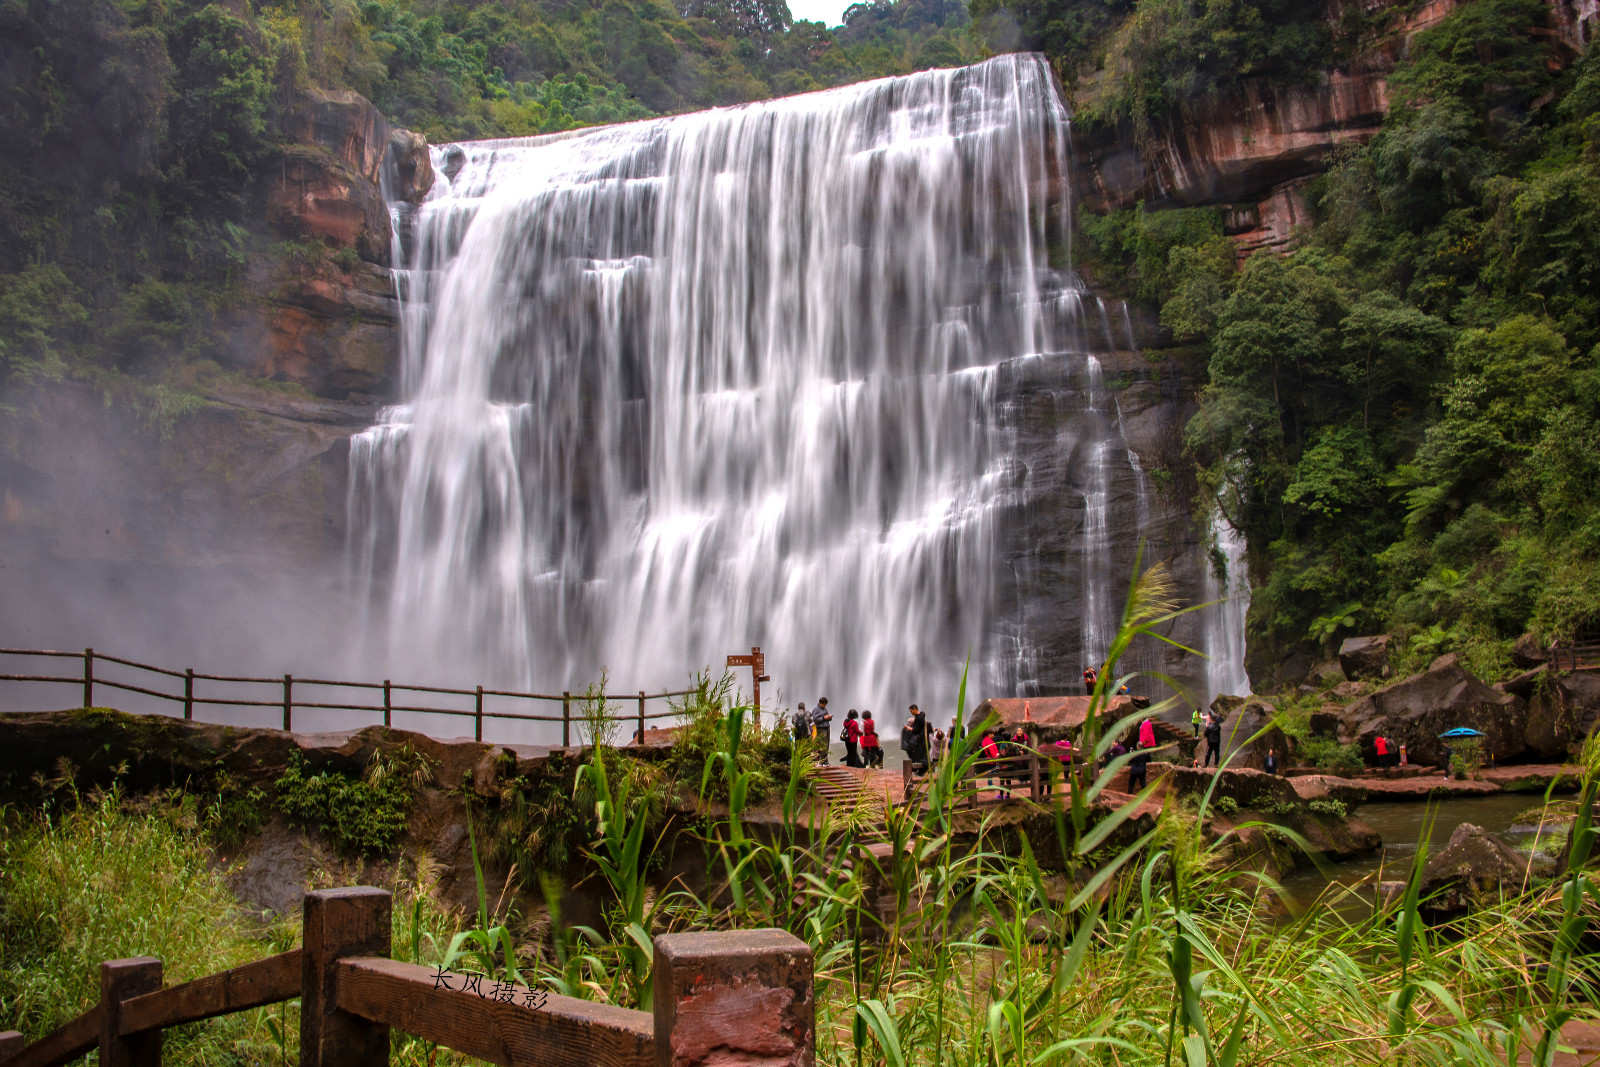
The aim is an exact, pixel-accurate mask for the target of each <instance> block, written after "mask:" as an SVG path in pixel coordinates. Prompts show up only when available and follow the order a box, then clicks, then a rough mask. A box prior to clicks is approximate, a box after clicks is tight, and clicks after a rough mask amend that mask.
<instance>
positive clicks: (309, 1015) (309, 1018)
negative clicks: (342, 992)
mask: <svg viewBox="0 0 1600 1067" xmlns="http://www.w3.org/2000/svg"><path fill="white" fill-rule="evenodd" d="M391 907H392V902H391V900H390V897H389V894H388V893H387V892H385V891H384V890H382V889H374V888H372V887H371V886H364V885H363V886H352V887H349V888H345V889H319V890H316V891H315V892H311V893H307V894H306V898H305V919H304V923H305V925H304V932H303V935H302V938H303V939H302V942H301V944H302V954H301V979H300V1067H388V1063H389V1028H388V1027H387V1026H384V1025H383V1024H381V1023H374V1022H368V1021H367V1020H365V1019H362V1018H360V1017H359V1016H356V1015H351V1014H350V1013H348V1012H343V1011H340V1010H339V1009H338V1006H337V1004H336V1002H335V999H334V964H335V963H336V962H337V961H338V960H339V959H341V958H342V957H345V956H387V955H389V923H390V908H391Z"/></svg>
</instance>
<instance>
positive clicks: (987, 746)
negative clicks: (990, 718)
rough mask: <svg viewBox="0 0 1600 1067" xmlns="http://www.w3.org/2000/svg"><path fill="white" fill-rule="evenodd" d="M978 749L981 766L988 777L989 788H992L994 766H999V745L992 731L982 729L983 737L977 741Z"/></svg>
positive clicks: (995, 771)
mask: <svg viewBox="0 0 1600 1067" xmlns="http://www.w3.org/2000/svg"><path fill="white" fill-rule="evenodd" d="M978 749H979V750H980V751H981V752H982V753H983V768H984V771H985V772H986V773H987V775H988V778H989V788H990V789H993V788H994V776H995V774H996V773H998V772H997V770H996V768H998V767H999V766H1000V746H999V745H998V744H997V743H996V742H995V739H994V731H993V730H985V731H983V737H982V738H981V739H979V741H978Z"/></svg>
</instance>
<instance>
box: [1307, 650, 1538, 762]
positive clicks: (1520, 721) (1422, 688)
mask: <svg viewBox="0 0 1600 1067" xmlns="http://www.w3.org/2000/svg"><path fill="white" fill-rule="evenodd" d="M1527 725H1528V705H1527V702H1526V701H1524V700H1523V699H1522V698H1521V697H1519V696H1517V695H1515V694H1514V693H1500V692H1496V691H1495V690H1494V689H1491V688H1490V687H1489V686H1487V685H1485V684H1484V683H1483V682H1481V681H1479V680H1478V679H1477V678H1475V677H1473V675H1472V674H1471V673H1469V672H1468V671H1467V669H1466V668H1465V667H1463V666H1461V664H1460V662H1459V661H1458V660H1457V659H1456V657H1454V656H1442V657H1440V658H1439V660H1437V661H1435V663H1434V664H1433V666H1431V667H1429V668H1428V669H1427V670H1426V671H1423V672H1422V673H1421V674H1414V675H1412V676H1411V677H1410V678H1406V679H1405V680H1403V681H1399V682H1396V683H1394V684H1393V685H1389V686H1385V687H1384V688H1382V689H1379V690H1378V691H1376V692H1374V693H1371V694H1369V695H1368V696H1365V697H1362V698H1361V699H1360V700H1358V701H1356V702H1355V703H1353V704H1351V705H1350V706H1349V707H1348V708H1346V709H1345V713H1344V718H1343V720H1342V721H1341V722H1340V724H1339V731H1338V739H1339V742H1340V743H1341V744H1346V745H1348V744H1356V745H1360V746H1361V749H1362V751H1371V749H1372V747H1373V745H1372V743H1373V740H1374V739H1375V738H1376V737H1377V736H1378V735H1379V734H1382V735H1383V736H1385V737H1389V738H1393V739H1394V740H1396V741H1398V742H1399V743H1401V744H1403V745H1405V746H1406V748H1407V751H1408V753H1409V755H1410V759H1411V762H1413V763H1422V764H1431V765H1433V766H1439V765H1442V764H1443V763H1444V758H1445V752H1444V750H1445V744H1444V742H1443V741H1441V740H1439V735H1440V734H1442V733H1444V732H1445V731H1446V730H1449V729H1452V728H1453V727H1457V726H1470V727H1472V728H1474V729H1477V730H1481V731H1483V733H1484V734H1485V738H1484V754H1485V755H1486V756H1488V755H1493V756H1494V757H1495V759H1497V760H1500V761H1502V762H1503V761H1506V760H1511V759H1517V758H1519V757H1521V756H1522V755H1523V754H1524V753H1525V751H1526V748H1527V744H1526V741H1525V735H1526V733H1527Z"/></svg>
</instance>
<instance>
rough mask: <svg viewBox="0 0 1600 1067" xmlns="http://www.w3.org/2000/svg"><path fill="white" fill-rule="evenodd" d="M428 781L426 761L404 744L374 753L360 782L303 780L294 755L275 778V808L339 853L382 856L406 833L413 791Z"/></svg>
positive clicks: (329, 774)
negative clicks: (316, 832)
mask: <svg viewBox="0 0 1600 1067" xmlns="http://www.w3.org/2000/svg"><path fill="white" fill-rule="evenodd" d="M431 778H432V767H431V766H430V761H429V760H428V759H427V757H425V756H423V755H421V754H420V753H418V752H416V751H415V750H413V749H412V748H411V746H410V745H407V746H406V747H404V748H402V749H399V750H397V751H395V752H392V753H389V754H388V755H385V754H384V753H382V752H374V753H373V754H372V759H371V760H370V761H369V762H368V763H367V771H366V774H365V775H363V776H362V777H360V778H351V777H349V776H348V775H344V774H340V773H338V772H337V771H321V772H319V773H317V774H312V775H307V774H306V773H305V763H304V761H303V760H302V759H301V758H300V755H299V753H296V754H295V755H294V756H293V757H292V758H291V759H290V762H289V769H288V770H286V771H284V773H283V777H282V778H279V779H278V783H277V789H278V809H279V810H280V811H282V812H283V813H284V814H285V815H287V816H289V818H290V819H291V820H293V821H298V822H302V823H305V824H307V825H315V826H316V828H317V829H318V830H321V831H322V832H323V833H324V834H326V835H328V838H329V840H331V841H332V842H333V847H334V848H335V849H337V850H338V851H340V852H342V853H345V854H347V855H371V856H377V855H382V854H383V853H386V852H388V851H389V850H390V849H392V848H394V845H395V842H396V841H397V840H399V837H400V833H401V831H403V830H404V829H405V828H406V819H407V817H408V816H410V814H411V805H412V802H413V801H414V800H415V799H416V790H417V788H418V787H420V786H422V785H424V784H426V783H427V782H428V781H429V780H430V779H431Z"/></svg>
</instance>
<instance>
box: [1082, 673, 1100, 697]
mask: <svg viewBox="0 0 1600 1067" xmlns="http://www.w3.org/2000/svg"><path fill="white" fill-rule="evenodd" d="M1099 681H1100V676H1099V675H1098V674H1096V673H1095V671H1094V668H1093V667H1085V668H1084V669H1083V690H1084V692H1085V693H1087V694H1088V695H1089V696H1094V687H1095V683H1097V682H1099Z"/></svg>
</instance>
